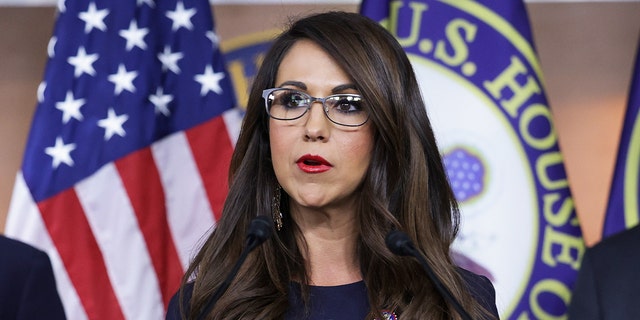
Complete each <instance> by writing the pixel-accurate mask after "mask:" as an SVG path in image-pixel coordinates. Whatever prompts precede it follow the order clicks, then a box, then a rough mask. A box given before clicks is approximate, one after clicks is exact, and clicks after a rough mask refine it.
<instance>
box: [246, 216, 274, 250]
mask: <svg viewBox="0 0 640 320" xmlns="http://www.w3.org/2000/svg"><path fill="white" fill-rule="evenodd" d="M272 234H273V220H271V218H269V217H268V216H264V215H260V216H257V217H255V218H253V220H251V223H249V230H247V241H249V244H250V245H251V246H252V247H254V248H255V247H257V246H258V245H259V244H261V243H263V242H265V241H266V240H267V239H269V238H270V237H271V235H272Z"/></svg>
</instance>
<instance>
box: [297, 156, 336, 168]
mask: <svg viewBox="0 0 640 320" xmlns="http://www.w3.org/2000/svg"><path fill="white" fill-rule="evenodd" d="M296 164H297V165H298V168H300V170H302V171H304V172H306V173H322V172H325V171H328V170H330V169H331V168H332V167H333V165H331V163H329V161H327V160H325V159H324V158H323V157H321V156H314V155H310V154H305V155H304V156H302V157H300V158H299V159H298V161H296Z"/></svg>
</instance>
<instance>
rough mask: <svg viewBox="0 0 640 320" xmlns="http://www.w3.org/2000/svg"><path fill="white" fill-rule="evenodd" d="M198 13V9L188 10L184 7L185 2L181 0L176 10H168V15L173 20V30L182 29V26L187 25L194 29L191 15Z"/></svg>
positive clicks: (189, 28) (186, 26) (188, 27)
mask: <svg viewBox="0 0 640 320" xmlns="http://www.w3.org/2000/svg"><path fill="white" fill-rule="evenodd" d="M195 14H196V9H193V8H192V9H189V10H186V9H185V8H184V3H182V1H179V2H178V3H177V4H176V10H175V11H167V17H168V18H169V19H171V20H172V21H173V25H171V30H173V31H176V30H178V29H180V27H185V28H187V29H188V30H192V29H193V24H192V23H191V17H193V15H195Z"/></svg>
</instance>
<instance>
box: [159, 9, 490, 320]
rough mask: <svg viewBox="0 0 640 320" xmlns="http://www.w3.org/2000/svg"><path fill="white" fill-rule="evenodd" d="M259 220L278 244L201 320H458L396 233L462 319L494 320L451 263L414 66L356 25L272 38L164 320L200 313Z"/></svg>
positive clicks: (318, 24)
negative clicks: (199, 239) (270, 222)
mask: <svg viewBox="0 0 640 320" xmlns="http://www.w3.org/2000/svg"><path fill="white" fill-rule="evenodd" d="M314 97H318V98H314ZM257 215H272V216H273V219H274V221H275V223H274V224H275V225H276V229H277V231H276V232H275V236H274V237H272V238H271V239H269V240H267V241H266V242H265V243H264V244H262V245H261V246H260V247H258V248H257V249H256V250H255V251H254V252H252V253H251V254H250V255H249V256H248V257H247V261H246V262H245V263H244V265H243V267H242V268H241V269H240V270H239V273H238V274H237V277H235V280H234V281H233V282H232V283H231V285H230V287H229V288H228V290H226V292H225V293H224V294H223V295H222V296H221V297H220V299H219V300H217V301H216V302H215V304H214V306H213V308H212V309H211V311H210V312H208V313H207V315H206V318H207V319H282V318H284V319H397V318H400V319H403V320H405V319H460V316H459V315H458V313H457V312H456V310H455V309H454V307H453V305H452V304H451V303H450V302H448V301H446V300H445V299H444V298H443V296H442V295H441V294H440V293H438V291H437V290H436V287H435V286H434V283H433V282H432V281H431V280H429V278H428V277H427V276H426V274H425V272H424V270H423V269H422V267H421V265H420V264H419V263H418V262H417V261H416V260H415V259H412V258H408V257H400V256H396V255H394V254H393V253H392V252H391V251H390V250H389V249H387V247H386V246H385V236H386V235H387V233H388V232H389V231H390V230H394V229H398V230H402V231H404V232H406V233H407V234H408V235H409V237H410V238H411V239H412V240H413V242H414V243H415V246H416V248H417V249H418V250H419V251H420V252H421V253H422V254H423V255H424V256H426V258H427V260H428V262H429V264H430V265H431V267H432V268H433V270H434V273H435V274H436V275H437V276H438V277H439V278H440V279H441V280H442V282H443V285H444V286H445V287H446V288H448V289H449V291H450V292H451V294H452V296H453V297H454V298H455V299H456V300H457V301H459V303H460V304H461V306H462V307H463V308H464V309H465V310H466V312H468V313H469V314H470V315H471V317H472V318H473V319H493V318H497V312H496V310H495V303H494V300H495V297H494V290H493V286H492V285H491V283H490V282H489V281H488V280H487V279H486V278H483V277H480V276H477V275H474V274H471V273H469V272H467V271H464V270H462V269H459V268H457V267H456V266H455V265H454V263H453V262H452V260H451V258H450V254H449V253H450V246H451V243H452V242H453V240H454V238H455V235H456V233H457V230H458V220H459V213H458V210H457V205H456V201H455V199H454V196H453V192H452V191H451V188H450V187H449V184H448V182H447V178H446V176H445V171H444V168H443V165H442V161H441V158H440V153H439V151H438V148H437V146H436V142H435V138H434V136H433V132H432V130H431V126H430V123H429V120H428V118H427V114H426V111H425V106H424V102H423V101H422V97H421V95H420V89H419V88H418V85H417V82H416V79H415V75H414V73H413V70H412V68H411V65H410V63H409V61H408V59H407V57H406V55H405V53H404V51H403V50H402V48H401V47H400V46H399V44H398V43H397V41H396V40H395V39H394V38H393V36H391V35H390V34H389V33H388V32H387V31H386V30H384V29H383V28H382V27H380V26H379V25H378V24H377V23H375V22H373V21H371V20H370V19H368V18H366V17H362V16H360V15H358V14H355V13H344V12H329V13H323V14H318V15H314V16H310V17H307V18H304V19H301V20H299V21H297V22H295V23H294V24H293V25H292V26H291V27H290V28H289V29H288V30H287V31H285V32H284V33H283V34H281V35H280V36H279V37H278V38H277V39H276V40H275V42H274V44H273V47H272V48H271V49H270V51H269V52H268V53H267V55H266V56H265V58H264V62H263V64H262V66H261V68H260V70H259V72H258V74H257V76H256V78H255V80H254V84H253V87H252V90H251V93H250V97H249V102H248V106H247V112H246V116H245V119H244V123H243V126H242V130H241V133H240V137H239V139H238V143H237V145H236V149H235V152H234V155H233V158H232V163H231V168H230V190H229V194H228V198H227V200H226V202H225V206H224V210H223V214H222V218H221V219H220V221H219V222H218V224H217V226H216V229H215V231H214V232H213V233H212V234H211V236H210V237H209V239H208V240H207V241H206V243H205V244H204V246H203V248H202V249H201V250H200V252H199V253H198V255H197V256H196V257H195V259H194V261H193V263H192V264H191V266H190V267H189V269H188V270H187V273H186V275H185V277H184V280H183V287H182V289H181V291H180V295H179V300H180V301H183V303H182V308H178V305H179V304H178V303H177V302H176V299H178V296H176V297H174V300H173V301H172V303H171V306H170V308H169V309H170V310H169V313H168V316H167V317H168V318H172V317H176V318H177V317H183V318H187V319H195V318H197V317H198V315H199V314H200V313H201V312H203V310H206V308H207V303H208V300H209V298H210V297H211V296H212V294H213V292H214V291H215V290H216V289H217V288H218V287H219V286H220V285H221V284H222V283H223V282H224V281H225V278H226V277H227V275H228V274H229V273H230V271H231V269H232V268H233V265H234V263H235V262H236V261H237V260H238V258H239V256H240V255H241V252H242V250H243V247H244V244H245V243H244V240H245V230H246V229H247V226H248V225H249V222H250V221H251V219H253V218H254V217H256V216H257ZM189 279H195V280H194V281H193V282H190V280H189ZM178 309H180V310H181V312H178V311H177V310H178Z"/></svg>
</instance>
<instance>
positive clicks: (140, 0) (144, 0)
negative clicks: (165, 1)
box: [136, 0, 156, 8]
mask: <svg viewBox="0 0 640 320" xmlns="http://www.w3.org/2000/svg"><path fill="white" fill-rule="evenodd" d="M145 3H146V4H148V5H149V7H151V8H155V7H156V4H155V3H154V2H153V0H138V2H136V5H137V6H138V7H139V6H141V5H143V4H145Z"/></svg>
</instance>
